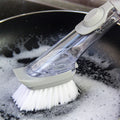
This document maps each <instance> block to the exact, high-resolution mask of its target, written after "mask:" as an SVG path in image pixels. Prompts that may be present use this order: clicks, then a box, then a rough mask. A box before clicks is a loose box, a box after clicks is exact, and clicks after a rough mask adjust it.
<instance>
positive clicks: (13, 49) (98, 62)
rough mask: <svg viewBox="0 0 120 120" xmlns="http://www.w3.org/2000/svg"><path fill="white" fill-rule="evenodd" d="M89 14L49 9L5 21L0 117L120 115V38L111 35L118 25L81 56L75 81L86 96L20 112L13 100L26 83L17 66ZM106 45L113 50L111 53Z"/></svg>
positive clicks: (110, 118)
mask: <svg viewBox="0 0 120 120" xmlns="http://www.w3.org/2000/svg"><path fill="white" fill-rule="evenodd" d="M83 17H84V14H82V13H81V14H80V13H75V12H62V11H61V12H48V13H47V12H45V13H37V14H31V15H26V16H22V17H18V18H14V19H11V20H8V21H6V22H3V23H1V24H0V30H1V31H0V85H1V86H0V116H1V117H0V119H9V120H18V119H20V120H24V119H27V120H30V119H36V120H39V119H42V120H46V119H53V120H59V119H62V120H68V119H69V120H72V119H75V120H80V119H81V120H118V117H119V108H120V106H119V94H120V91H119V86H120V83H119V78H120V77H119V71H120V70H119V67H118V65H119V64H118V62H117V63H116V61H117V60H118V57H117V58H116V56H117V54H118V53H119V52H118V50H117V49H119V45H117V43H118V38H117V39H116V43H115V42H114V40H113V38H111V37H110V33H111V34H113V35H114V36H119V33H117V32H114V29H116V28H117V29H119V28H118V26H115V27H114V28H113V29H112V30H111V31H110V33H107V34H106V35H105V36H104V38H102V39H101V40H100V41H98V42H96V43H95V44H94V45H93V46H91V47H90V48H89V49H88V50H87V51H86V52H85V53H84V54H83V56H82V57H80V58H79V60H78V61H77V63H78V65H79V67H78V68H77V69H76V75H75V82H76V83H77V84H78V86H79V87H80V88H81V95H80V96H78V98H77V99H76V100H75V101H73V102H70V103H68V104H65V105H61V106H58V107H54V108H52V109H51V110H42V111H37V112H36V111H33V112H27V113H26V112H25V111H21V112H20V111H19V109H18V108H17V107H16V106H15V105H14V103H13V101H12V99H11V95H12V94H13V93H14V92H15V90H16V89H17V88H18V87H19V86H20V83H19V82H18V80H17V78H16V77H15V75H14V73H13V71H12V69H14V68H17V67H22V66H25V65H27V64H28V63H30V62H31V61H33V60H35V59H36V58H37V57H38V56H40V55H41V54H42V53H43V52H44V51H46V50H47V49H48V48H50V47H51V46H52V45H54V44H55V43H56V42H57V41H59V40H60V39H61V38H63V37H64V36H65V35H66V34H67V33H69V32H70V31H71V30H72V29H74V26H75V25H76V24H78V23H79V22H80V21H81V20H82V19H83ZM108 41H109V44H108ZM112 43H114V44H112ZM111 44H112V45H111ZM102 46H103V47H102ZM106 46H107V50H111V51H112V52H111V53H112V54H113V53H114V54H113V55H111V56H110V55H109V54H107V50H106V49H105V48H106ZM116 51H117V52H116Z"/></svg>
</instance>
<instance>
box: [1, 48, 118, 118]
mask: <svg viewBox="0 0 120 120" xmlns="http://www.w3.org/2000/svg"><path fill="white" fill-rule="evenodd" d="M48 48H49V46H41V47H40V48H38V49H34V50H32V51H22V52H21V53H20V54H15V53H14V57H13V58H6V57H3V56H0V116H1V118H2V119H6V120H7V119H8V120H12V119H13V120H18V119H19V120H32V119H35V120H40V119H41V120H51V119H52V120H118V116H119V113H120V111H119V110H120V109H119V108H120V104H119V103H120V102H119V99H120V98H119V97H120V90H119V89H118V88H113V87H112V86H109V85H106V84H104V83H103V82H101V81H96V80H93V79H91V78H89V77H85V76H82V77H81V76H80V75H76V76H75V78H74V79H75V82H76V83H77V84H78V86H79V87H80V89H81V92H82V94H81V96H79V97H78V98H77V99H76V100H75V101H73V102H71V103H68V104H66V105H62V106H59V107H53V108H52V109H51V110H46V111H38V112H30V113H25V112H20V111H19V109H18V108H17V106H16V105H15V104H14V103H13V101H12V99H11V96H12V94H13V93H14V92H15V90H16V89H17V88H18V87H19V85H20V83H19V82H18V80H17V78H16V77H15V75H14V73H13V71H12V69H14V68H17V67H22V66H24V64H22V63H18V62H17V60H18V59H22V58H23V59H24V58H33V57H38V56H39V55H40V54H41V53H42V52H43V51H45V50H47V49H48ZM10 115H12V117H9V116H10Z"/></svg>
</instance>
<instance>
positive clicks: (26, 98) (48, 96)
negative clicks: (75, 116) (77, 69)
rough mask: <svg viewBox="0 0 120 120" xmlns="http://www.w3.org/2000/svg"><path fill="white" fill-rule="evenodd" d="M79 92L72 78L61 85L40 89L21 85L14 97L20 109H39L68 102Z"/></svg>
mask: <svg viewBox="0 0 120 120" xmlns="http://www.w3.org/2000/svg"><path fill="white" fill-rule="evenodd" d="M78 94H79V92H78V88H77V86H76V85H75V83H74V82H73V80H71V81H69V82H67V83H65V84H62V85H59V86H55V87H51V88H45V89H39V90H30V89H28V88H27V87H26V86H24V85H21V86H20V87H19V88H18V89H17V91H16V92H15V93H14V94H13V96H12V98H13V100H14V102H15V103H16V105H17V106H18V108H20V110H25V111H33V110H35V111H37V110H43V109H51V108H52V107H53V106H58V105H59V104H65V103H68V102H70V101H72V100H74V99H75V98H76V97H77V96H78Z"/></svg>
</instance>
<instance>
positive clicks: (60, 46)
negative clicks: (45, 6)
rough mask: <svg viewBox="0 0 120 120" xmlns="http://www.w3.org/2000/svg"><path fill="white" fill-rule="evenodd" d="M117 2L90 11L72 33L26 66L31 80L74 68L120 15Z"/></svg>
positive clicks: (113, 0) (119, 2)
mask: <svg viewBox="0 0 120 120" xmlns="http://www.w3.org/2000/svg"><path fill="white" fill-rule="evenodd" d="M119 13H120V0H112V1H110V2H107V3H105V4H104V5H102V6H101V7H99V8H95V9H94V10H92V11H90V12H89V13H88V14H87V15H86V16H85V18H84V20H83V21H82V22H80V23H79V24H78V25H77V26H76V27H75V30H73V31H72V32H71V33H69V34H68V35H67V36H66V37H64V38H63V39H62V40H60V41H59V42H58V43H57V44H55V45H54V46H53V47H52V48H51V49H50V50H48V51H47V52H45V53H44V54H43V55H42V56H40V57H39V58H38V59H37V60H35V61H34V62H33V63H31V64H30V65H28V66H27V67H26V72H27V73H28V74H29V75H30V76H34V77H46V76H54V75H57V74H60V73H64V72H67V71H69V70H74V69H75V62H76V60H77V59H78V58H79V56H80V55H81V54H82V53H83V52H84V51H85V50H86V49H87V48H88V47H89V46H90V45H91V44H92V43H93V42H94V41H96V40H98V39H100V38H101V37H102V36H103V35H104V33H105V32H106V31H108V30H109V28H110V27H112V26H113V25H114V24H115V23H116V22H118V21H119V19H120V16H119Z"/></svg>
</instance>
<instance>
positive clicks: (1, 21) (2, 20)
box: [0, 10, 87, 23]
mask: <svg viewBox="0 0 120 120" xmlns="http://www.w3.org/2000/svg"><path fill="white" fill-rule="evenodd" d="M54 12H58V13H59V12H66V13H81V14H87V12H85V11H75V10H44V11H35V12H28V13H23V14H19V15H15V16H11V17H8V18H5V19H1V20H0V23H3V22H6V21H9V20H12V19H15V18H19V17H24V16H29V15H33V14H39V13H54Z"/></svg>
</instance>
